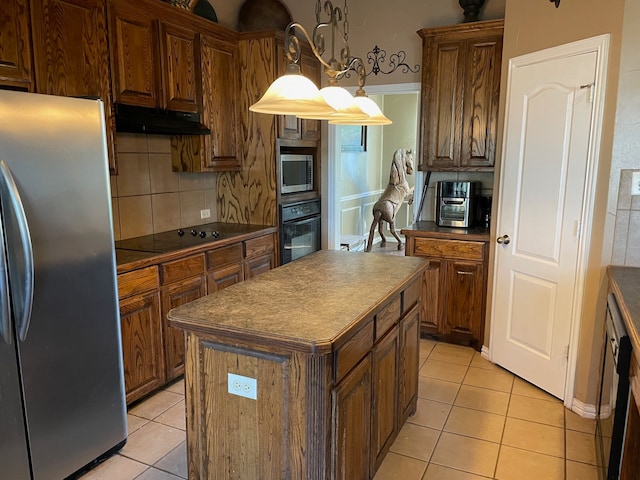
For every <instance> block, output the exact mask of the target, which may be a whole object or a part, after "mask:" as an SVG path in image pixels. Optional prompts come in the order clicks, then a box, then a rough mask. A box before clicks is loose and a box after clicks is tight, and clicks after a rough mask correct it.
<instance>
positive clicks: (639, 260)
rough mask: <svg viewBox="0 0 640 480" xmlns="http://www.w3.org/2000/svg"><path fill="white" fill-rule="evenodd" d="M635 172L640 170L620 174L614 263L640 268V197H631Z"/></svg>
mask: <svg viewBox="0 0 640 480" xmlns="http://www.w3.org/2000/svg"><path fill="white" fill-rule="evenodd" d="M633 172H640V170H622V171H621V172H620V187H619V189H618V205H617V208H616V225H615V231H614V238H613V257H612V263H613V264H614V265H625V266H628V267H640V195H633V196H632V195H631V174H632V173H633Z"/></svg>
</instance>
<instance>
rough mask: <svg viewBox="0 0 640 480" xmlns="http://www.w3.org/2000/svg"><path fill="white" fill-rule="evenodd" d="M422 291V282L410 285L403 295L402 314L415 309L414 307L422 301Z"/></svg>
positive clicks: (417, 281) (418, 281)
mask: <svg viewBox="0 0 640 480" xmlns="http://www.w3.org/2000/svg"><path fill="white" fill-rule="evenodd" d="M421 289H422V282H421V281H420V280H416V281H415V282H413V283H412V284H411V285H409V286H408V287H407V288H406V289H405V291H404V293H403V295H404V301H403V302H402V313H406V312H408V311H409V310H411V309H412V308H413V306H414V305H415V304H416V303H417V302H418V300H419V299H420V291H421Z"/></svg>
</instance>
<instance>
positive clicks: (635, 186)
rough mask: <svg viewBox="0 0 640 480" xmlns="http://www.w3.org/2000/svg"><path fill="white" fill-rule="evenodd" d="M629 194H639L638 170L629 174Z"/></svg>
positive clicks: (639, 180)
mask: <svg viewBox="0 0 640 480" xmlns="http://www.w3.org/2000/svg"><path fill="white" fill-rule="evenodd" d="M631 195H640V172H633V173H632V174H631Z"/></svg>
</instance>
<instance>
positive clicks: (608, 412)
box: [595, 293, 632, 480]
mask: <svg viewBox="0 0 640 480" xmlns="http://www.w3.org/2000/svg"><path fill="white" fill-rule="evenodd" d="M631 351H632V347H631V341H630V340H629V335H628V334H627V330H626V328H625V326H624V323H623V321H622V316H621V314H620V310H619V309H618V304H617V302H616V299H615V296H614V295H613V294H612V293H610V294H609V297H608V299H607V316H606V318H605V336H604V345H603V348H602V356H601V362H600V383H599V386H598V405H597V412H596V439H595V443H596V460H597V462H598V470H599V471H598V474H599V478H600V479H601V480H603V479H605V480H617V479H618V478H619V477H620V464H621V460H622V452H623V448H624V436H625V430H626V425H627V412H628V410H627V409H628V405H629V392H630V388H629V368H630V364H631Z"/></svg>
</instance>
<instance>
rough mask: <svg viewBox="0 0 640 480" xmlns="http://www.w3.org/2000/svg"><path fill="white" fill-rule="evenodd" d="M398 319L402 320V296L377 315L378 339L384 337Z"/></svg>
mask: <svg viewBox="0 0 640 480" xmlns="http://www.w3.org/2000/svg"><path fill="white" fill-rule="evenodd" d="M398 320H400V296H398V297H396V298H395V299H394V300H393V301H392V302H391V303H389V304H387V306H386V307H384V308H383V309H382V311H381V312H380V313H378V315H376V341H378V339H380V338H382V337H383V336H384V334H385V333H387V331H388V330H389V329H390V328H391V327H392V326H393V325H394V324H395V323H396V322H397V321H398Z"/></svg>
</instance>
